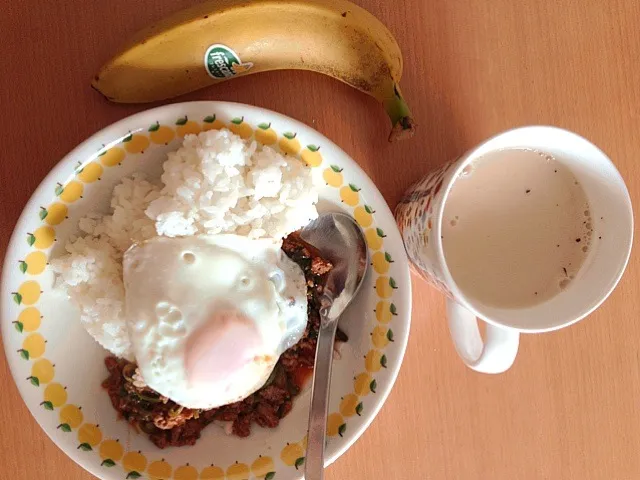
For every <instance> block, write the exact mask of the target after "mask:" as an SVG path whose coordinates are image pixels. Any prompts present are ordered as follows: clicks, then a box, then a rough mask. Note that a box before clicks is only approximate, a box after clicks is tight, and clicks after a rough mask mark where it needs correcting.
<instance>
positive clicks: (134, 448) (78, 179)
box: [0, 102, 411, 480]
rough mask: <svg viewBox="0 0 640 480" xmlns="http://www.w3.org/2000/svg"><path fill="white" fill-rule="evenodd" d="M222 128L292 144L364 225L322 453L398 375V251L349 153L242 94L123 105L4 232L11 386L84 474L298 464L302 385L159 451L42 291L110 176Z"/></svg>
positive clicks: (322, 206)
mask: <svg viewBox="0 0 640 480" xmlns="http://www.w3.org/2000/svg"><path fill="white" fill-rule="evenodd" d="M223 127H227V128H229V129H231V130H232V131H233V132H235V133H237V134H238V135H241V136H242V137H244V138H255V140H257V141H258V142H261V143H263V144H266V145H272V146H273V147H274V148H278V149H280V150H281V151H282V152H285V153H287V154H289V155H299V156H300V158H301V159H302V160H304V161H305V162H307V164H308V165H309V166H310V167H311V168H312V169H313V174H314V176H315V178H316V179H317V181H318V184H319V185H320V202H319V204H318V209H319V210H320V211H342V212H346V213H348V214H350V215H352V216H353V217H354V218H355V219H356V220H357V221H358V223H359V224H360V225H361V226H362V228H363V229H364V231H365V233H366V238H367V242H368V245H369V248H370V254H371V260H372V266H371V268H370V269H369V272H368V274H367V277H366V281H365V284H364V285H363V288H362V290H361V293H360V294H359V295H358V297H357V299H356V300H355V302H354V303H353V304H352V306H351V307H350V308H349V310H348V311H347V312H346V314H345V315H344V316H343V318H342V320H341V326H342V328H343V330H344V331H345V332H346V333H347V334H348V336H349V342H348V343H347V344H345V345H343V347H342V350H341V357H340V358H339V359H337V360H336V361H335V363H334V367H333V380H332V388H331V402H330V415H329V420H328V436H329V439H328V446H327V463H331V462H333V461H334V460H335V459H336V458H338V457H339V456H340V455H341V454H343V453H344V452H345V451H346V450H347V449H348V448H349V446H350V445H352V444H353V442H355V440H356V439H357V438H358V437H359V436H360V435H362V433H363V432H364V430H365V429H366V428H367V426H368V425H369V424H370V423H371V421H372V420H373V419H374V417H375V415H376V413H377V412H378V411H379V410H380V408H381V407H382V404H383V403H384V401H385V399H386V398H387V395H388V394H389V391H390V390H391V387H392V386H393V383H394V381H395V378H396V376H397V374H398V370H399V368H400V364H401V362H402V357H403V355H404V351H405V347H406V344H407V337H408V335H409V322H410V317H411V315H410V308H411V301H410V298H411V284H410V279H409V269H408V264H407V259H406V256H405V251H404V247H403V245H402V240H401V238H400V235H399V233H398V230H397V228H396V224H395V221H394V218H393V216H392V214H391V212H390V211H389V208H388V207H387V204H386V203H385V201H384V199H383V198H382V196H381V195H380V192H378V190H377V189H376V187H375V185H374V184H373V183H372V182H371V180H369V178H368V177H367V176H366V175H365V174H364V173H363V171H362V170H361V169H360V168H359V167H358V165H357V164H356V163H355V162H354V161H353V160H352V159H351V158H349V156H348V155H346V154H345V153H344V152H343V151H342V150H340V149H339V148H338V147H337V146H336V145H334V144H333V143H331V142H330V141H329V140H328V139H327V138H325V137H323V136H322V135H320V134H319V133H317V132H316V131H314V130H312V129H311V128H309V127H307V126H306V125H303V124H302V123H299V122H297V121H294V120H292V119H290V118H287V117H285V116H282V115H279V114H277V113H274V112H271V111H268V110H263V109H259V108H255V107H251V106H247V105H240V104H233V103H221V102H194V103H181V104H173V105H167V106H163V107H160V108H156V109H153V110H149V111H146V112H143V113H140V114H137V115H134V116H132V117H129V118H126V119H124V120H122V121H120V122H118V123H115V124H113V125H111V126H109V127H107V128H105V129H104V130H102V131H101V132H99V133H97V134H95V135H94V136H92V137H91V138H90V139H88V140H87V141H85V142H84V143H82V144H81V145H80V146H78V147H77V148H76V149H75V150H73V151H72V152H71V153H70V154H69V155H67V156H66V157H65V158H64V159H63V160H62V161H61V162H60V163H59V164H58V165H57V166H56V167H55V168H54V169H53V171H52V172H51V173H50V174H49V175H48V176H47V178H46V179H45V180H44V181H43V182H42V184H41V185H40V186H39V187H38V189H37V190H36V192H35V193H34V194H33V196H32V197H31V200H30V201H29V203H28V204H27V206H26V208H25V210H24V212H23V214H22V216H21V218H20V220H19V222H18V225H17V227H16V229H15V231H14V234H13V237H12V238H11V242H10V245H9V249H8V252H7V256H6V259H5V263H4V272H3V282H2V292H1V297H0V298H1V300H2V336H3V340H4V347H5V351H6V356H7V358H8V361H9V365H10V367H11V371H12V374H13V377H14V379H15V382H16V384H17V385H18V388H19V390H20V393H21V395H22V398H23V399H24V401H25V403H26V404H27V406H28V407H29V410H31V413H32V414H33V416H34V417H35V418H36V420H37V421H38V423H39V424H40V426H41V427H42V428H43V429H44V431H45V432H46V433H47V434H48V435H49V437H51V439H52V440H53V441H54V442H55V443H56V444H57V445H58V446H59V447H60V448H61V449H62V450H64V451H65V453H66V454H67V455H69V456H70V457H71V458H72V459H73V460H75V461H76V462H77V463H79V464H80V465H82V466H83V467H84V468H85V469H87V470H88V471H90V472H91V473H93V474H94V475H96V476H97V477H100V478H103V479H109V480H116V479H118V480H121V479H127V478H129V479H131V478H151V479H159V478H171V479H176V480H178V479H182V480H189V479H209V480H214V479H228V480H245V479H253V478H261V479H262V478H265V479H267V480H293V479H296V480H297V479H300V478H301V477H302V470H303V466H304V457H305V447H306V423H307V416H308V408H309V405H308V403H309V391H308V390H307V391H306V392H305V393H303V394H302V395H301V396H299V397H298V398H297V399H296V401H295V404H294V408H293V410H292V411H291V413H290V414H289V415H288V416H287V417H285V419H283V421H282V422H281V423H280V426H279V427H278V428H276V429H272V430H270V429H261V428H258V427H257V426H255V427H254V428H253V432H252V434H251V436H250V437H248V438H237V437H234V436H228V435H226V434H225V433H224V431H223V429H222V428H219V427H218V426H216V425H211V426H209V427H208V428H206V429H205V430H204V431H203V435H202V438H201V439H200V440H199V441H198V443H197V445H196V446H194V447H181V448H168V449H165V450H160V449H158V448H157V447H155V446H154V445H153V444H152V443H151V442H150V441H149V440H148V439H147V438H146V437H145V436H144V435H142V434H137V433H136V432H135V431H133V430H132V429H131V428H129V427H128V425H127V423H126V422H125V421H122V420H117V418H116V412H115V411H114V409H113V408H112V406H111V403H110V401H109V398H108V396H107V394H106V392H105V391H104V390H103V389H102V388H101V386H100V383H101V381H102V380H103V379H104V378H105V377H106V375H107V372H106V369H105V367H104V364H103V360H104V357H105V355H106V351H104V350H103V349H102V348H101V347H100V346H99V345H98V344H97V343H96V342H94V341H93V339H92V338H91V337H89V335H88V334H87V333H86V332H85V331H84V330H83V328H82V327H81V325H80V322H79V319H78V312H77V311H75V310H74V308H73V307H72V306H70V305H69V302H68V301H67V300H65V298H64V297H63V296H61V295H60V294H59V292H57V291H55V290H53V288H52V285H53V274H52V272H51V271H50V269H49V267H48V266H47V265H48V263H47V262H48V260H49V258H51V257H53V256H57V255H59V254H61V253H62V251H63V246H64V244H65V243H66V241H67V239H68V237H69V236H70V235H73V234H74V233H75V232H77V225H78V220H79V218H80V217H82V216H83V215H86V214H87V213H89V212H92V211H101V212H107V211H108V208H109V199H110V197H111V193H112V189H113V187H114V185H116V183H118V182H119V181H120V179H121V178H122V177H123V176H127V175H131V174H132V173H134V172H139V171H143V172H146V173H147V174H148V176H150V177H152V178H154V177H155V178H158V177H159V175H160V172H161V167H162V163H163V161H164V160H165V158H166V152H167V151H170V150H175V149H177V148H178V146H179V145H180V142H181V137H183V136H184V135H186V134H188V133H198V132H200V131H202V130H208V129H215V128H223ZM12 421H19V419H13V420H12Z"/></svg>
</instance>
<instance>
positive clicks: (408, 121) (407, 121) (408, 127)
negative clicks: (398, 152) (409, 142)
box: [389, 117, 416, 142]
mask: <svg viewBox="0 0 640 480" xmlns="http://www.w3.org/2000/svg"><path fill="white" fill-rule="evenodd" d="M415 132H416V124H415V122H414V120H413V118H412V117H402V118H400V120H398V121H397V122H396V123H395V125H394V126H393V128H392V129H391V133H390V134H389V141H390V142H397V141H398V140H406V139H408V138H411V137H413V134H414V133H415Z"/></svg>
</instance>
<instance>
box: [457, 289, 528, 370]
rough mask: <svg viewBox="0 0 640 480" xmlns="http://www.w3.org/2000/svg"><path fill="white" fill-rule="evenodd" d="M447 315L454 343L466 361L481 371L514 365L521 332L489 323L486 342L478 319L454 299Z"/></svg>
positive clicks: (471, 366)
mask: <svg viewBox="0 0 640 480" xmlns="http://www.w3.org/2000/svg"><path fill="white" fill-rule="evenodd" d="M447 317H448V318H449V331H450V332H451V338H452V339H453V344H454V346H455V348H456V351H457V352H458V355H460V357H461V358H462V360H463V361H464V363H465V364H466V365H467V366H468V367H469V368H471V369H473V370H475V371H477V372H482V373H502V372H504V371H506V370H508V369H509V367H511V365H513V361H514V360H515V358H516V355H517V353H518V344H519V342H520V333H519V332H517V331H515V330H507V329H505V328H501V327H496V326H494V325H491V324H489V323H487V324H486V330H485V337H486V338H485V341H484V343H483V341H482V337H481V336H480V330H479V329H478V319H477V318H476V316H475V315H474V314H473V313H471V312H470V311H469V310H467V309H466V308H464V307H463V306H462V305H460V304H459V303H458V302H456V301H455V300H452V299H450V298H448V299H447Z"/></svg>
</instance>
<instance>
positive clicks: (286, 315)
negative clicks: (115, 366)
mask: <svg viewBox="0 0 640 480" xmlns="http://www.w3.org/2000/svg"><path fill="white" fill-rule="evenodd" d="M123 274H124V286H125V314H126V319H127V328H128V332H129V337H130V339H131V344H132V348H133V354H134V356H135V359H136V361H137V363H138V368H139V369H140V373H141V374H142V377H143V378H144V381H145V382H146V384H147V385H148V386H149V387H150V388H152V389H154V390H155V391H157V392H158V393H160V394H161V395H164V396H166V397H168V398H170V399H171V400H173V401H175V402H176V403H178V404H179V405H182V406H184V407H188V408H201V409H210V408H215V407H219V406H222V405H226V404H229V403H233V402H237V401H239V400H242V399H244V398H246V397H247V396H249V395H251V394H252V393H253V392H255V391H256V390H258V389H259V388H260V387H261V386H263V385H264V383H265V382H266V381H267V379H268V378H269V375H270V374H271V372H272V370H273V368H274V367H275V364H276V362H277V361H278V358H279V357H280V355H281V354H282V352H284V351H285V350H286V349H287V348H289V347H291V346H292V345H294V344H295V343H297V342H298V340H300V338H301V337H302V334H303V333H304V330H305V328H306V324H307V296H306V281H305V277H304V274H303V272H302V270H301V269H300V267H298V265H296V264H295V263H294V262H293V261H291V260H290V259H289V258H288V257H287V256H286V255H285V254H284V253H283V252H282V250H281V249H280V245H279V244H277V243H274V242H273V241H272V240H267V239H259V240H255V239H249V238H247V237H242V236H238V235H212V236H207V235H198V236H191V237H179V238H169V237H156V238H153V239H151V240H148V241H145V242H144V243H141V244H136V245H134V246H132V247H131V248H130V249H129V250H128V251H127V252H126V253H125V255H124V261H123Z"/></svg>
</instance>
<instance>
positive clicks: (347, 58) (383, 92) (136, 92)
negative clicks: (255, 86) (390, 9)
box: [92, 0, 415, 141]
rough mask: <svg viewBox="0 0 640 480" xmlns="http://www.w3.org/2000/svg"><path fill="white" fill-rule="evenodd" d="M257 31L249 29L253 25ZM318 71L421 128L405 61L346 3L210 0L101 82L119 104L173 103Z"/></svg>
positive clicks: (388, 38)
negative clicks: (197, 93) (404, 84)
mask: <svg viewBox="0 0 640 480" xmlns="http://www.w3.org/2000/svg"><path fill="white" fill-rule="evenodd" d="M248 25H249V26H251V28H247V26H248ZM283 69H297V70H310V71H314V72H318V73H322V74H325V75H329V76H331V77H334V78H336V79H338V80H340V81H342V82H344V83H347V84H348V85H351V86H352V87H354V88H356V89H358V90H360V91H362V92H364V93H366V94H368V95H371V96H372V97H374V98H375V99H376V100H378V102H380V103H381V104H382V105H383V107H384V109H385V111H386V112H387V115H388V116H389V118H390V120H391V124H392V130H391V134H390V135H389V140H390V141H394V140H398V139H403V138H409V137H411V136H412V135H413V133H414V130H415V123H414V121H413V118H412V116H411V112H410V110H409V107H408V106H407V104H406V102H405V100H404V98H403V97H402V94H401V92H400V87H399V82H400V78H401V76H402V53H401V52H400V48H399V46H398V44H397V42H396V40H395V38H394V37H393V35H392V34H391V32H389V30H388V29H387V28H386V27H385V26H384V25H383V24H382V23H381V22H380V21H379V20H378V19H377V18H375V17H374V16H373V15H371V14H370V13H369V12H367V11H366V10H364V9H363V8H361V7H358V6H357V5H354V4H353V3H350V2H347V1H343V0H284V1H278V2H275V1H272V0H253V1H246V0H211V1H208V2H205V3H202V4H199V5H195V6H193V7H191V8H189V9H186V10H182V11H180V12H177V13H175V14H174V15H172V16H170V17H168V18H165V19H164V20H161V21H159V22H158V23H156V24H154V25H152V26H149V27H147V28H145V29H143V30H141V31H139V32H138V33H137V34H135V35H134V36H133V37H132V38H131V39H130V40H129V41H128V42H127V43H126V45H125V46H123V47H122V49H121V50H120V51H119V52H118V53H117V54H116V55H115V56H114V57H113V58H112V59H111V60H109V61H108V62H107V63H106V64H104V65H103V66H102V68H101V69H100V71H99V72H98V74H97V75H96V76H95V77H94V79H93V82H92V86H93V87H94V88H95V89H96V90H98V91H99V92H100V93H102V94H103V95H104V96H105V97H106V98H107V99H109V100H111V101H113V102H119V103H146V102H155V101H159V100H167V99H170V98H173V97H177V96H179V95H183V94H185V93H189V92H192V91H194V90H198V89H201V88H204V87H207V86H209V85H213V84H215V83H219V82H224V81H227V80H230V79H233V78H236V77H238V76H242V75H250V74H252V73H259V72H266V71H271V70H283Z"/></svg>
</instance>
